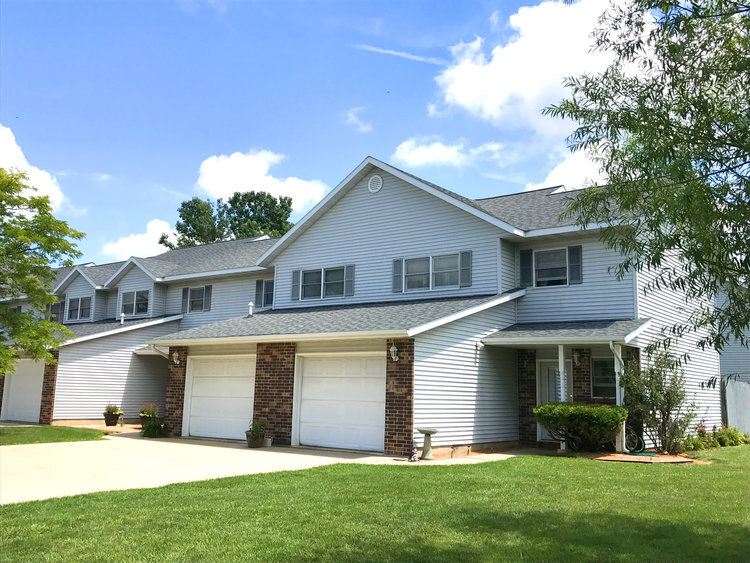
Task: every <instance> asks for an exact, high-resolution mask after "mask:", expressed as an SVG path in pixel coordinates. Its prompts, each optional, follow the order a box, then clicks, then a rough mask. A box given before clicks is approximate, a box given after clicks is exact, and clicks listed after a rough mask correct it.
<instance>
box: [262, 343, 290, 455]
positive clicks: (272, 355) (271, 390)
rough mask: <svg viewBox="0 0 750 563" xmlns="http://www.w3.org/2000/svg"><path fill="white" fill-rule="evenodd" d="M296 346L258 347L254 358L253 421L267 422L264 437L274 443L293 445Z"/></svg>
mask: <svg viewBox="0 0 750 563" xmlns="http://www.w3.org/2000/svg"><path fill="white" fill-rule="evenodd" d="M296 352H297V344H296V343H294V342H274V343H269V344H258V347H257V350H256V358H255V400H254V403H253V418H262V419H264V420H265V421H266V423H267V426H266V436H273V443H274V444H281V445H289V444H291V442H292V408H293V400H294V359H295V354H296Z"/></svg>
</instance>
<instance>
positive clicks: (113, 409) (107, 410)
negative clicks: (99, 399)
mask: <svg viewBox="0 0 750 563" xmlns="http://www.w3.org/2000/svg"><path fill="white" fill-rule="evenodd" d="M102 414H122V410H121V409H120V407H118V406H117V405H113V404H112V403H110V404H108V405H107V406H106V407H104V412H103V413H102Z"/></svg>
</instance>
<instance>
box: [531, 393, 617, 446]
mask: <svg viewBox="0 0 750 563" xmlns="http://www.w3.org/2000/svg"><path fill="white" fill-rule="evenodd" d="M534 416H535V417H536V419H537V421H539V424H541V425H542V426H544V428H545V429H546V430H547V431H548V432H549V433H550V434H552V437H553V438H555V439H556V440H563V441H565V443H566V444H567V445H568V447H569V448H570V449H571V450H573V451H590V452H594V451H598V450H599V449H601V447H602V446H603V445H604V444H606V443H608V442H611V441H612V440H613V439H614V437H615V436H616V435H617V433H618V432H619V430H620V428H621V427H622V423H623V422H625V419H626V418H627V417H628V411H627V410H625V409H624V408H622V407H616V406H614V405H587V404H581V403H547V404H544V405H541V406H538V407H536V408H535V409H534Z"/></svg>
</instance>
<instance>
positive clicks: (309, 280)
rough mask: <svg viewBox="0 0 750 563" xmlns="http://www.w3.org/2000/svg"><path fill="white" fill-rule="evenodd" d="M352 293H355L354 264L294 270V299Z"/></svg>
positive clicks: (341, 295)
mask: <svg viewBox="0 0 750 563" xmlns="http://www.w3.org/2000/svg"><path fill="white" fill-rule="evenodd" d="M351 295H354V264H348V265H346V266H336V267H334V268H320V269H315V270H294V271H293V272H292V300H293V301H297V300H299V299H326V298H335V297H349V296H351Z"/></svg>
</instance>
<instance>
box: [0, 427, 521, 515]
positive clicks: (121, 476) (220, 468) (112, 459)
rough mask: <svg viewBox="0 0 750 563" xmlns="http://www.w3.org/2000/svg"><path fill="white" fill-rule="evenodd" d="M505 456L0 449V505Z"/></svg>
mask: <svg viewBox="0 0 750 563" xmlns="http://www.w3.org/2000/svg"><path fill="white" fill-rule="evenodd" d="M509 457H512V455H510V454H487V455H477V456H470V457H463V458H457V459H445V460H437V461H430V462H425V461H422V462H419V463H407V462H406V461H405V460H403V459H393V458H390V457H387V456H379V455H368V454H362V453H353V452H337V451H329V450H318V449H310V448H288V447H272V448H260V449H249V448H248V447H247V446H246V445H245V444H244V443H242V442H224V441H217V440H196V439H186V438H165V439H151V440H149V439H144V438H141V436H140V435H139V434H138V433H123V434H119V435H115V436H108V437H107V438H105V439H104V440H100V441H94V442H63V443H54V444H27V445H20V446H2V447H0V504H9V503H14V502H24V501H30V500H42V499H47V498H53V497H64V496H71V495H78V494H83V493H93V492H98V491H114V490H121V489H137V488H149V487H160V486H163V485H168V484H170V483H185V482H188V481H202V480H205V479H215V478H218V477H230V476H233V475H249V474H253V473H268V472H272V471H289V470H297V469H307V468H310V467H317V466H319V465H330V464H333V463H366V464H398V465H402V466H410V467H424V466H428V465H454V464H464V463H481V462H485V461H497V460H503V459H508V458H509Z"/></svg>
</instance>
